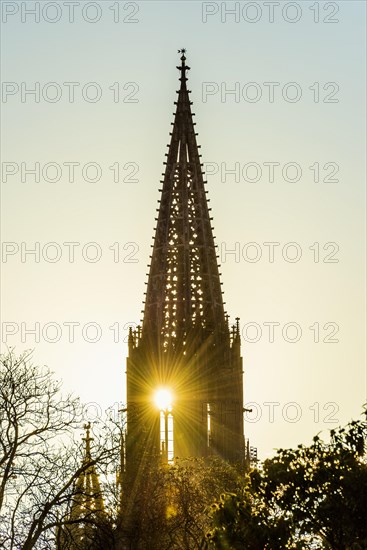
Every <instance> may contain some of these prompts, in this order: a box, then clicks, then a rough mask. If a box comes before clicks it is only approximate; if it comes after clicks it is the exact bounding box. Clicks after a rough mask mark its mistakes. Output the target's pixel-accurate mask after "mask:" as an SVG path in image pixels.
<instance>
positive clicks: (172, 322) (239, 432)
mask: <svg viewBox="0 0 367 550" xmlns="http://www.w3.org/2000/svg"><path fill="white" fill-rule="evenodd" d="M180 53H181V65H180V66H179V67H178V69H179V71H180V83H181V85H180V90H179V91H178V99H177V102H175V105H176V106H177V107H176V113H175V118H174V122H173V125H172V133H171V134H170V135H171V139H170V144H169V145H168V152H167V154H166V157H167V158H166V162H165V163H164V164H165V172H164V174H163V176H164V177H163V179H162V180H161V183H162V188H161V189H160V192H161V198H160V201H159V203H160V204H159V209H157V211H158V215H157V218H156V222H157V224H156V229H155V236H154V244H153V250H152V256H151V263H150V269H149V274H148V275H149V278H148V283H147V292H146V298H145V308H144V318H143V322H142V326H139V327H137V329H136V330H130V334H129V352H128V359H127V370H126V376H127V439H126V470H127V479H130V480H133V479H134V478H135V477H136V476H137V475H142V472H144V465H145V464H147V463H149V462H151V461H152V460H159V459H160V458H161V459H163V460H164V461H168V462H170V461H172V460H173V458H174V457H180V458H184V457H188V456H193V457H206V456H208V455H213V454H214V455H219V456H221V457H222V458H224V459H225V460H227V461H229V462H231V463H242V464H245V461H246V456H245V455H246V448H245V441H244V430H243V411H244V409H243V370H242V358H241V351H240V347H241V344H240V329H239V319H238V318H237V319H236V322H235V324H234V325H233V326H231V327H230V326H229V322H228V318H229V317H228V315H226V312H225V310H224V302H223V292H222V289H221V282H220V273H219V266H218V261H217V258H218V256H217V250H216V246H215V243H214V236H213V227H212V219H213V218H212V217H211V212H210V211H211V208H209V205H208V203H209V199H208V198H207V193H208V191H206V189H205V184H206V181H204V175H203V174H204V173H203V170H202V166H203V165H202V163H201V158H200V157H201V155H200V154H199V148H200V146H199V145H197V141H196V136H197V133H196V132H195V123H194V122H193V116H194V113H192V112H191V105H192V102H191V101H190V95H189V94H190V91H189V90H188V89H187V84H186V83H187V72H188V70H189V67H188V66H187V65H186V57H185V50H180ZM130 487H131V485H130Z"/></svg>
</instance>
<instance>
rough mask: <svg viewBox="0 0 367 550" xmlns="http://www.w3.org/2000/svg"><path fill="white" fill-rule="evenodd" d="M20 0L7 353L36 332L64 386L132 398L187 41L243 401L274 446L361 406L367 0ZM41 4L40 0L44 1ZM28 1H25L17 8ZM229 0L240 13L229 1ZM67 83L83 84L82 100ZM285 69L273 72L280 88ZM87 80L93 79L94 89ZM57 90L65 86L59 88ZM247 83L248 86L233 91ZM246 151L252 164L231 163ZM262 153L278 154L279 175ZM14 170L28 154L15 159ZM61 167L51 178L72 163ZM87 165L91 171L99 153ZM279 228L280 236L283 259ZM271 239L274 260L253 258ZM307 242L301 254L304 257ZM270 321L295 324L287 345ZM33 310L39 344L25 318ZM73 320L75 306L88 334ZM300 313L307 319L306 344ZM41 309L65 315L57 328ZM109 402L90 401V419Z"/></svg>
mask: <svg viewBox="0 0 367 550" xmlns="http://www.w3.org/2000/svg"><path fill="white" fill-rule="evenodd" d="M4 4H7V5H8V6H10V7H8V8H7V12H6V13H7V14H8V15H6V13H5V14H4V12H3V23H2V31H3V32H2V59H1V62H2V67H3V71H2V73H3V74H2V78H3V81H4V82H5V83H7V84H6V88H5V91H7V94H5V95H4V94H3V99H2V115H3V116H2V125H1V130H2V138H3V139H2V162H3V175H2V240H3V252H4V251H7V252H8V254H7V255H6V254H5V255H4V254H3V256H2V264H1V268H2V274H3V276H2V310H1V320H2V329H3V331H2V338H1V340H2V344H1V345H2V350H3V352H4V351H6V348H7V346H9V347H11V346H15V347H16V351H18V352H21V351H22V350H24V349H29V348H34V361H35V362H37V363H39V364H47V365H48V366H49V367H50V368H51V369H52V370H54V371H55V373H56V375H57V377H58V378H62V379H63V381H64V387H65V390H70V391H73V392H75V393H76V394H78V395H80V396H81V398H82V400H83V401H84V402H86V403H91V404H92V403H95V404H97V405H96V407H97V408H98V407H99V408H105V407H107V406H108V405H111V404H113V403H117V402H119V401H122V402H123V401H124V391H125V358H126V354H127V344H126V340H127V328H128V325H129V324H131V323H138V322H139V320H140V319H141V315H142V314H141V310H142V309H143V305H142V300H143V297H144V296H143V293H144V292H145V285H144V282H145V281H146V280H147V277H146V273H147V272H148V268H147V264H149V255H150V254H151V251H150V250H151V249H150V245H151V244H152V242H153V241H152V236H153V227H154V226H155V222H154V218H155V217H156V212H155V209H156V208H157V207H158V203H157V200H158V199H159V192H158V188H159V187H160V183H159V180H160V179H161V173H162V172H163V169H164V166H163V164H162V163H163V161H164V160H165V156H164V155H165V153H166V145H167V144H168V143H169V132H170V128H171V126H170V123H171V122H172V121H173V112H174V101H176V93H175V92H176V90H177V89H178V87H179V82H178V77H179V73H178V71H177V70H176V65H178V63H179V54H178V53H177V50H178V49H179V48H182V47H186V48H187V63H188V65H189V66H190V67H191V70H190V72H189V89H191V90H192V94H191V99H192V100H193V102H194V105H193V111H194V112H195V113H196V117H195V122H196V123H197V127H196V128H197V131H198V133H199V136H198V141H199V143H200V144H201V146H202V149H201V152H202V155H203V156H202V160H203V163H204V164H205V163H210V164H207V174H208V186H207V189H208V191H209V194H208V196H209V197H210V200H211V207H212V209H213V210H212V214H213V217H214V221H213V225H214V227H215V235H216V242H217V244H218V247H219V248H218V254H219V255H220V259H219V260H220V264H221V272H222V282H223V290H224V299H225V301H226V309H227V311H228V313H229V314H230V316H231V320H232V321H234V318H235V317H236V316H238V317H240V319H241V327H244V326H245V327H247V331H246V332H244V333H243V340H242V354H243V358H244V368H245V402H246V403H247V404H250V405H249V406H252V408H253V409H254V412H253V413H252V414H248V415H247V422H246V437H250V440H251V443H252V444H253V445H255V446H257V447H258V449H259V456H260V458H265V457H266V456H269V455H271V454H272V453H273V449H274V448H279V447H283V448H284V447H287V446H295V445H297V444H298V443H300V442H305V443H307V442H310V441H311V438H312V436H313V435H315V434H316V433H318V432H320V431H321V430H327V429H330V428H333V427H335V425H337V424H343V423H346V422H347V421H349V420H350V419H351V418H357V417H358V416H359V414H360V412H361V409H362V405H363V403H364V402H365V401H366V367H365V283H364V281H365V242H364V234H365V186H364V181H365V165H364V153H365V149H366V140H365V135H366V134H365V107H364V102H365V61H366V59H365V11H366V4H365V2H359V1H348V2H318V3H317V4H318V8H317V10H318V12H316V8H315V4H316V3H315V2H307V1H302V2H293V3H289V2H288V3H287V2H279V3H275V4H279V6H274V22H270V16H269V6H267V5H266V3H265V4H264V3H263V2H251V3H250V4H252V6H248V7H247V8H246V9H247V10H248V11H244V6H245V4H249V3H248V2H237V3H236V2H226V3H223V2H206V3H205V2H204V3H203V2H199V1H185V2H177V1H174V2H156V1H149V2H148V1H147V2H112V1H111V2H110V1H108V0H105V1H103V2H99V3H97V7H99V9H97V8H95V6H91V7H90V8H88V11H85V13H84V15H86V17H84V18H83V13H82V8H83V7H84V6H85V4H87V2H80V5H79V6H75V13H74V22H70V21H69V12H68V10H67V8H66V6H65V5H64V3H63V2H53V3H51V4H57V5H58V6H59V8H60V10H61V11H60V13H61V17H60V20H59V21H55V22H54V23H51V22H50V20H52V19H56V16H57V15H58V13H59V12H58V10H57V9H56V8H55V7H54V8H52V6H51V7H50V8H49V11H48V12H46V13H41V14H40V22H39V23H37V22H35V21H34V16H33V17H32V16H31V15H27V13H22V10H21V3H20V2H18V3H17V2H3V5H4ZM23 4H24V3H23ZM25 4H26V6H27V8H28V9H33V8H34V5H35V2H26V3H25ZM41 4H42V5H44V3H42V2H41ZM89 4H96V3H89ZM117 4H118V6H117ZM236 4H238V5H239V7H236ZM286 4H295V5H296V7H295V6H293V7H292V6H288V8H284V6H285V5H286ZM12 6H13V7H14V6H16V7H18V11H17V10H16V9H15V8H14V11H16V13H14V14H10V12H11V11H12ZM297 6H298V8H297ZM111 8H112V9H111ZM3 9H4V8H3ZM117 9H119V10H120V11H119V17H118V18H119V21H117V22H115V21H114V18H117ZM226 9H227V12H228V10H229V9H238V10H239V12H238V13H237V16H236V15H232V16H231V15H230V14H228V13H227V12H226ZM93 10H94V11H93ZM209 12H210V13H211V12H213V13H212V14H209ZM205 14H207V15H205ZM238 14H239V15H238ZM99 15H101V17H100V19H99V21H96V22H95V23H92V22H90V19H93V18H94V17H96V18H97V17H98V16H99ZM298 15H300V17H299V20H298V21H295V19H297V17H298ZM236 17H238V21H236ZM22 18H23V20H24V22H22ZM86 18H87V19H88V18H89V21H88V20H85V19H86ZM257 18H258V21H255V19H257ZM317 18H318V22H316V21H315V19H317ZM47 19H48V20H47ZM124 19H125V21H124ZM287 19H288V20H287ZM205 20H206V22H205ZM250 20H253V22H252V23H251V22H250ZM292 20H293V22H291V21H292ZM327 21H329V22H327ZM51 82H52V83H56V84H57V86H58V87H59V88H58V87H57V86H56V87H54V88H52V86H50V85H48V83H51ZM67 82H69V83H70V82H74V83H79V84H80V85H75V88H74V91H75V100H74V102H71V101H70V100H69V96H68V90H69V89H70V86H69V87H68V86H67V85H65V84H64V83H67ZM271 82H272V83H277V84H275V85H274V100H273V101H270V100H269V89H270V85H269V84H266V83H271ZM22 83H24V84H22ZM35 83H39V86H40V98H39V99H40V100H39V102H36V101H35V99H34V96H32V95H29V94H28V95H25V96H24V97H23V101H22V94H21V92H22V90H23V92H24V91H25V89H30V88H34V87H35V86H36V84H35ZM88 83H96V84H97V88H93V86H89V88H88V86H87V88H85V86H86V85H88ZM116 83H118V86H117V84H116ZM236 83H237V84H236ZM249 83H255V84H252V85H249ZM289 83H295V85H290V84H289ZM118 88H119V97H118V101H114V99H117V97H116V95H115V94H116V93H117V89H118ZM58 89H61V92H62V93H61V97H60V99H59V100H58V101H55V102H51V101H50V98H51V99H52V97H53V92H55V91H56V92H57V90H58ZM83 89H84V90H86V93H90V96H88V97H93V90H101V91H102V96H101V99H100V100H99V101H96V102H91V101H88V100H85V99H84V98H83V96H82V90H83ZM236 89H237V90H240V94H239V96H238V97H236V95H235V94H231V93H227V94H226V93H225V92H226V91H227V92H228V91H230V90H236ZM12 90H13V93H10V92H11V91H12ZM17 90H19V91H17ZM208 90H211V91H212V93H211V95H205V91H208ZM259 90H260V92H259ZM3 91H4V84H3ZM299 91H300V93H301V96H300V98H299V100H298V101H292V98H293V97H294V93H299ZM255 93H257V94H259V97H258V101H256V102H255V101H253V98H254V97H255V96H254V95H253V94H255ZM47 94H49V95H47ZM287 94H288V95H287ZM44 96H45V97H46V99H45V97H44ZM47 98H48V99H47ZM123 100H125V101H123ZM129 100H130V101H129ZM132 100H134V101H132ZM237 100H238V101H237ZM36 162H38V163H40V167H41V172H42V168H43V167H44V166H45V165H47V164H48V163H57V164H58V165H59V166H60V167H61V168H62V174H61V177H60V179H59V181H55V182H51V181H45V178H44V177H42V173H41V177H40V181H39V182H37V181H35V177H34V176H32V175H31V174H23V176H24V177H23V180H24V181H22V167H21V163H24V166H27V167H28V168H30V167H32V166H34V164H35V163H36ZM70 162H76V163H80V165H79V166H76V167H75V178H74V182H72V181H70V179H71V178H70V177H69V172H68V168H67V165H65V163H70ZM4 163H13V164H6V166H5V167H4ZM87 163H96V164H97V165H98V166H99V167H100V170H101V177H100V179H99V181H96V182H94V183H93V182H90V181H86V178H84V177H83V174H82V167H83V166H84V165H86V164H87ZM115 163H119V165H120V170H121V174H120V175H121V178H120V179H121V180H122V179H123V178H126V177H127V176H128V175H129V174H132V172H134V173H135V175H131V176H130V178H128V179H130V180H137V181H120V182H114V174H115V172H114V171H113V170H111V169H110V168H109V167H111V166H113V165H115ZM236 163H237V167H238V166H239V167H240V177H239V178H237V180H238V179H239V181H236V176H235V175H230V174H227V175H226V174H225V172H224V169H225V168H227V169H233V168H234V167H235V165H236ZM249 163H252V164H250V165H249ZM255 163H256V164H255ZM264 163H279V166H277V167H276V169H275V176H274V181H273V182H271V181H269V175H268V174H269V165H268V164H265V165H264ZM288 163H296V164H297V166H298V167H299V168H298V169H300V170H301V176H300V178H299V181H293V182H292V181H289V180H290V179H292V178H293V179H297V177H296V176H297V174H296V172H295V171H294V170H295V169H294V168H292V165H291V166H290V167H289V168H287V169H286V172H285V174H286V178H284V177H283V175H282V171H283V168H284V166H285V165H288ZM316 163H317V164H316ZM327 163H328V164H327ZM325 165H326V167H325ZM115 166H116V165H115ZM256 166H260V168H261V177H259V180H258V181H252V182H251V181H248V180H251V179H253V180H255V179H256V177H255V172H254V170H258V168H256ZM311 166H312V167H313V168H312V169H311V168H310V167H311ZM11 167H13V168H14V170H17V167H18V170H17V171H16V173H15V174H14V175H11V174H8V175H7V176H6V174H7V173H8V172H9V170H10V171H11V170H12V168H11ZM124 167H125V168H124ZM244 167H245V169H244ZM246 167H247V168H246ZM317 167H319V180H320V181H318V182H317V181H315V179H316V176H315V173H316V169H317ZM49 170H50V171H49V173H48V175H47V178H48V179H52V177H54V175H55V174H56V172H55V171H54V172H53V171H52V167H51V168H50V169H49ZM246 170H249V171H248V172H247V175H248V178H247V181H246V179H245V177H244V176H243V172H245V174H246ZM288 170H289V171H288ZM334 170H335V174H334V176H333V175H332V172H333V171H334ZM23 171H24V170H23ZM210 172H213V174H212V175H210ZM88 174H89V175H88V178H89V179H92V178H93V177H94V172H93V167H92V168H91V169H90V172H88ZM47 178H46V179H47ZM287 179H288V181H287ZM324 180H326V181H324ZM330 180H336V181H330ZM71 242H73V243H80V245H78V246H77V245H76V247H75V258H74V262H70V261H69V250H70V245H64V244H63V243H71ZM92 242H94V243H97V245H98V247H97V248H93V246H91V247H89V248H88V247H87V249H84V250H86V252H85V254H88V253H89V254H90V257H89V259H90V258H92V259H93V257H94V251H95V250H100V251H101V252H102V257H101V259H100V260H99V261H97V262H93V261H88V260H86V259H85V258H83V255H82V249H83V247H84V246H85V245H86V244H87V243H92ZM9 243H10V244H9ZM11 243H13V244H11ZM22 243H25V244H23V245H22ZM35 243H40V244H39V246H40V250H41V255H40V261H39V262H36V261H35V257H34V256H32V255H26V256H25V257H24V258H23V260H25V261H22V254H21V252H22V250H23V252H24V251H25V247H26V248H28V249H31V248H34V247H35V246H36V245H35ZM47 243H57V246H56V247H54V248H52V246H48V245H47ZM114 243H119V247H118V248H119V252H120V254H119V258H116V251H117V245H115V244H114ZM236 243H238V244H236ZM248 243H257V244H256V246H255V245H250V246H249V245H248ZM264 243H280V244H279V245H274V246H275V248H274V261H273V262H271V261H269V249H270V245H265V244H264ZM288 243H297V246H293V247H292V246H290V245H289V244H288ZM315 243H318V244H315ZM327 243H332V244H327ZM326 245H327V247H326ZM4 246H5V248H4ZM37 246H38V245H37ZM45 247H46V248H45ZM310 247H312V248H311V249H310ZM324 247H325V248H324ZM12 250H13V252H14V254H12V255H11V254H10V252H11V251H12ZM57 250H61V251H62V255H61V258H60V259H59V261H55V262H53V261H50V260H49V259H48V256H47V254H49V257H51V260H52V258H53V256H54V253H55V251H57ZM229 250H236V251H237V252H236V254H229V253H228V251H229ZM42 251H44V254H42ZM226 251H227V253H226ZM259 251H260V253H261V257H259V260H258V261H257V262H255V261H251V260H252V259H254V255H255V254H259ZM299 251H301V254H302V255H301V257H300V259H299V261H296V262H292V261H291V259H292V258H293V256H294V254H295V252H297V253H299ZM282 252H283V253H282ZM318 252H319V258H318V259H319V261H315V258H316V255H317V254H318ZM286 254H289V256H288V259H287V256H285V258H284V257H283V255H286ZM45 258H46V259H45ZM116 259H118V260H119V261H114V260H116ZM316 259H317V258H316ZM325 259H326V260H328V261H326V262H325V261H324V260H325ZM330 260H334V261H330ZM335 260H338V261H335ZM272 322H274V323H279V325H276V326H275V329H274V341H273V342H271V341H270V340H271V338H269V330H270V329H269V324H268V323H272ZM10 323H13V324H10ZM22 323H23V325H22ZM35 323H39V326H40V333H41V334H40V342H39V343H37V342H35V337H34V335H31V334H28V335H26V334H22V332H24V329H25V328H27V329H30V328H32V327H34V326H35ZM49 323H56V324H57V326H59V327H61V336H60V338H59V340H58V341H57V342H55V343H51V342H50V341H47V340H51V339H52V338H53V337H54V334H56V333H55V332H53V330H52V326H51V325H48V324H49ZM68 323H69V324H68ZM70 323H79V325H75V337H74V342H69V330H70V326H71V325H70ZM88 323H95V324H96V325H98V327H100V331H101V337H100V339H99V341H98V342H95V343H91V342H86V341H85V339H83V335H82V328H83V327H85V325H86V324H88ZM264 323H267V324H265V325H264ZM289 323H291V325H288V324H289ZM295 324H297V326H299V327H300V329H301V336H300V338H299V340H298V341H297V342H293V343H292V342H290V341H289V340H291V339H293V338H294V339H296V336H295V332H294V326H295ZM96 325H95V326H96ZM45 326H49V327H51V328H50V329H49V333H48V332H47V333H46V337H44V336H43V335H42V329H43V327H45ZM284 326H286V329H284ZM287 326H288V328H287ZM311 326H312V327H313V328H312V329H310V328H309V327H311ZM22 327H23V331H22ZM110 327H113V328H112V329H111V328H110ZM258 327H260V328H261V334H260V333H259V332H258ZM336 327H338V330H337V331H336ZM317 329H319V341H318V342H316V341H315V340H316V339H317V338H316V332H317ZM12 330H13V331H14V332H15V334H14V335H11V334H10V332H11V331H12ZM93 330H94V329H93V326H91V328H90V332H88V333H87V336H88V338H89V339H93V337H94V334H95V333H94V332H93ZM334 330H335V334H334V336H333V335H332V333H333V332H334ZM117 331H118V334H117ZM256 331H257V333H256ZM282 331H283V332H284V331H285V334H286V337H285V338H284V337H282ZM288 331H289V332H288ZM256 336H260V337H259V338H257V337H256ZM328 338H329V339H334V340H337V341H335V342H325V341H324V340H325V339H328ZM250 340H253V341H252V342H251V341H250ZM255 340H258V341H256V342H255ZM287 340H288V341H287ZM271 403H272V404H273V405H271ZM96 407H94V406H91V407H90V411H89V412H90V415H91V416H92V415H93V411H94V409H95V408H96ZM271 410H273V413H274V414H273V417H272V414H271ZM293 420H295V421H293ZM334 421H336V423H334Z"/></svg>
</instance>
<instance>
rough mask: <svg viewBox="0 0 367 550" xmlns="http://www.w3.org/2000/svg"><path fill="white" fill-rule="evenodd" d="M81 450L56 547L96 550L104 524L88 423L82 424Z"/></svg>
mask: <svg viewBox="0 0 367 550" xmlns="http://www.w3.org/2000/svg"><path fill="white" fill-rule="evenodd" d="M84 429H85V432H86V433H85V437H84V438H83V441H85V452H84V457H83V461H82V465H81V472H80V474H79V476H78V478H77V479H76V482H75V485H74V490H73V495H72V497H71V499H70V502H69V513H68V516H67V518H66V522H65V525H64V526H63V527H62V528H61V529H59V530H58V533H57V537H56V538H57V544H56V546H57V548H58V549H59V550H87V549H88V550H97V548H100V547H101V546H100V544H101V541H103V540H104V539H103V535H104V533H105V530H106V526H107V517H106V512H105V507H104V502H103V497H102V491H101V486H100V483H99V478H98V474H97V470H96V466H95V463H94V461H93V458H92V454H91V442H92V441H93V438H92V437H91V436H90V429H91V425H90V422H89V423H88V424H85V425H84Z"/></svg>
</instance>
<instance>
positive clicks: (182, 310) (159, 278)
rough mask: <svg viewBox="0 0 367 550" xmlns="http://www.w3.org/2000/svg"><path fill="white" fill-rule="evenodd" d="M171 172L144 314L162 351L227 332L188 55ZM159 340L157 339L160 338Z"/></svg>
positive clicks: (182, 67) (168, 164)
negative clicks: (196, 334) (199, 335)
mask: <svg viewBox="0 0 367 550" xmlns="http://www.w3.org/2000/svg"><path fill="white" fill-rule="evenodd" d="M179 53H180V54H181V65H179V66H178V67H177V68H178V70H179V71H180V79H179V80H180V82H181V85H180V89H179V90H178V92H177V93H178V99H177V102H175V105H176V112H175V118H174V122H173V129H172V133H171V141H170V144H169V145H168V153H167V154H166V156H167V161H166V162H165V163H164V164H165V166H166V168H165V172H164V174H163V176H164V179H163V180H161V183H162V184H163V186H162V189H160V191H161V199H160V201H159V202H160V207H159V213H158V218H156V221H157V226H156V230H155V238H154V245H153V253H152V260H151V265H150V273H149V280H148V287H147V295H146V302H145V310H144V321H143V332H142V337H143V338H144V337H146V336H148V337H153V339H155V341H157V340H159V341H160V344H161V346H162V345H163V349H168V348H174V349H177V346H180V347H181V346H184V345H185V340H186V337H187V335H188V333H189V332H190V330H191V329H200V330H203V331H204V332H205V333H212V332H213V331H214V330H216V331H218V330H219V331H224V330H225V326H226V323H225V317H224V308H223V300H222V292H221V286H220V280H219V270H218V264H217V259H216V249H215V244H214V237H213V232H212V231H213V228H212V226H211V220H212V218H211V217H210V214H209V211H210V208H208V204H207V202H208V201H207V198H206V194H207V191H205V187H204V184H205V183H206V182H205V181H204V178H203V171H202V164H201V162H200V157H201V155H200V154H199V147H200V146H198V145H197V142H196V136H197V134H196V133H195V123H194V122H193V116H194V113H192V112H191V105H192V102H191V101H190V97H189V94H190V91H189V90H188V89H187V85H186V83H187V72H188V71H189V70H190V67H188V66H187V65H186V56H185V53H186V50H185V49H182V50H179ZM157 337H158V338H157Z"/></svg>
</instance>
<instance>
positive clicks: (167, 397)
mask: <svg viewBox="0 0 367 550" xmlns="http://www.w3.org/2000/svg"><path fill="white" fill-rule="evenodd" d="M154 403H155V405H156V407H157V408H158V409H159V410H160V411H170V410H171V408H172V393H171V392H170V390H168V389H167V388H159V389H158V390H157V391H156V392H155V394H154Z"/></svg>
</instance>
